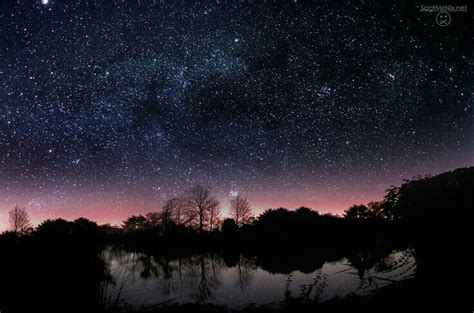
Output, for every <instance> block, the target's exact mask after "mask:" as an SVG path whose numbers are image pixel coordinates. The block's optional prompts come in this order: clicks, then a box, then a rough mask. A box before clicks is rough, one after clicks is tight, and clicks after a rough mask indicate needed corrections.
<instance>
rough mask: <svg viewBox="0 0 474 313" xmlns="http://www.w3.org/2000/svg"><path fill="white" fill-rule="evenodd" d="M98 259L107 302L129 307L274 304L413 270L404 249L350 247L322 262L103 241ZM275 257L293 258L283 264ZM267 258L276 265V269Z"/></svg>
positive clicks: (377, 283) (316, 297)
mask: <svg viewBox="0 0 474 313" xmlns="http://www.w3.org/2000/svg"><path fill="white" fill-rule="evenodd" d="M102 258H103V259H104V261H105V263H106V264H107V266H108V269H109V271H110V274H111V277H112V279H111V280H110V281H108V282H104V291H105V294H106V297H107V302H108V303H110V304H115V305H123V304H127V305H131V306H133V307H141V306H153V305H157V304H161V303H167V302H169V303H175V302H176V303H190V302H193V303H194V302H201V303H214V304H221V305H227V306H229V307H231V308H237V309H239V308H242V307H245V306H246V305H248V304H250V303H254V304H258V305H260V304H269V303H279V302H281V301H283V300H284V299H287V298H289V297H298V298H300V299H301V300H303V301H305V300H307V301H325V300H329V299H331V298H333V297H336V296H338V297H344V296H347V295H349V294H358V295H366V294H369V293H371V292H373V291H374V290H377V289H378V288H381V287H383V286H386V285H388V284H391V283H393V282H396V281H400V280H403V279H407V278H411V277H413V276H414V274H415V270H416V262H415V258H414V256H413V251H412V250H411V249H405V250H395V251H392V252H390V253H388V254H385V255H374V254H371V253H358V254H354V255H351V256H348V257H345V258H339V259H336V260H332V261H326V262H324V261H321V257H318V256H317V255H313V256H312V257H310V256H306V257H305V259H304V260H301V258H302V256H296V257H295V256H293V257H290V256H286V257H281V256H280V257H276V256H258V257H254V256H252V257H249V256H245V255H243V254H232V255H225V254H224V255H220V254H215V253H207V254H196V255H192V256H186V257H178V256H173V257H171V256H160V255H153V256H152V255H148V254H145V253H137V252H127V251H125V250H122V249H117V248H112V247H109V248H107V249H105V250H104V251H103V252H102ZM282 258H287V259H291V260H293V261H296V263H294V264H293V265H291V262H288V260H285V261H284V262H283V261H282ZM275 264H284V265H282V266H281V267H280V268H278V267H276V266H275ZM295 264H296V265H295ZM298 264H299V265H300V266H298ZM308 264H314V266H309V265H308Z"/></svg>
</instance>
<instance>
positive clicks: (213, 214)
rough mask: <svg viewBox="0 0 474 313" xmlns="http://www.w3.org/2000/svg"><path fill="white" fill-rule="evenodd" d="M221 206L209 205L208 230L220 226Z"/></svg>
mask: <svg viewBox="0 0 474 313" xmlns="http://www.w3.org/2000/svg"><path fill="white" fill-rule="evenodd" d="M221 221H222V219H221V208H220V206H219V205H217V206H213V207H211V209H210V210H209V231H213V230H214V229H216V228H219V227H220V223H221Z"/></svg>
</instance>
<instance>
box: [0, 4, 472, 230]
mask: <svg viewBox="0 0 474 313" xmlns="http://www.w3.org/2000/svg"><path fill="white" fill-rule="evenodd" d="M445 2H449V1H445ZM422 4H429V1H423V2H416V1H402V2H399V1H390V2H389V1H387V3H383V1H372V2H369V1H362V2H360V1H347V3H344V4H342V2H341V1H313V2H312V3H311V2H308V3H305V2H301V1H297V2H295V1H294V0H293V1H285V0H280V1H268V0H267V1H263V0H261V1H256V0H255V1H230V0H227V1H225V0H220V1H201V2H194V1H172V0H162V1H160V0H156V1H153V0H141V1H138V0H135V1H132V0H127V1H125V0H103V1H100V0H95V1H92V0H82V1H81V0H78V1H69V0H49V1H48V0H37V1H34V0H3V1H1V5H0V6H1V8H0V19H1V25H0V30H1V32H0V43H1V54H0V58H1V61H0V99H1V105H0V229H4V228H6V227H7V225H8V213H7V212H8V210H9V209H11V208H12V207H13V206H14V205H15V204H19V205H21V206H26V207H28V208H29V212H30V214H31V216H32V221H33V222H35V223H37V222H39V221H41V220H43V219H46V218H55V217H65V218H76V217H79V216H85V217H88V218H91V219H94V220H96V221H98V222H101V223H105V222H110V223H112V224H118V223H120V221H121V220H123V219H124V218H126V217H127V216H129V215H131V214H137V213H146V212H149V211H156V210H158V209H159V208H160V207H161V206H162V205H163V202H164V201H165V200H166V199H168V198H170V197H172V196H174V195H176V194H177V193H180V192H182V191H183V190H185V189H186V188H188V187H190V186H192V185H193V184H196V183H202V184H204V185H208V186H210V187H212V189H213V192H214V193H215V194H216V195H217V196H218V198H219V199H220V200H221V202H222V207H223V208H224V209H225V208H226V207H228V205H229V200H230V197H232V196H234V195H235V194H237V193H243V194H244V195H245V196H247V198H248V199H249V201H250V202H251V203H252V205H253V207H255V208H256V210H257V212H259V211H261V210H263V209H266V208H270V207H279V206H284V207H288V208H296V207H298V206H301V205H306V206H309V207H312V208H314V209H317V210H319V211H320V212H332V213H341V212H342V210H344V209H345V208H347V207H349V206H350V205H351V204H353V203H367V202H368V201H370V200H380V199H381V197H382V196H383V194H384V190H385V189H386V188H387V187H389V186H390V185H392V184H397V185H398V184H400V183H401V182H402V179H403V178H411V177H412V176H414V175H417V174H423V175H424V174H437V173H440V172H443V171H446V170H450V169H454V168H457V167H462V166H468V165H473V164H474V162H473V150H474V140H473V139H474V130H473V125H474V123H473V121H474V119H473V113H472V87H473V77H472V72H473V57H472V51H471V49H472V20H471V12H469V13H465V12H464V13H452V14H451V16H452V22H451V24H450V25H449V26H446V27H441V26H439V25H437V23H436V19H435V17H436V12H434V13H433V12H432V13H428V12H420V8H419V6H420V5H422ZM461 4H462V3H461ZM464 4H466V3H464ZM468 10H469V11H471V10H472V8H471V7H469V8H468Z"/></svg>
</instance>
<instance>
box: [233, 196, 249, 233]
mask: <svg viewBox="0 0 474 313" xmlns="http://www.w3.org/2000/svg"><path fill="white" fill-rule="evenodd" d="M230 215H231V216H232V218H233V219H234V220H235V222H236V224H237V225H238V226H239V227H241V226H242V225H244V224H248V223H250V222H251V221H252V219H253V212H252V208H251V207H250V203H249V202H248V200H247V199H246V198H245V197H242V196H241V195H237V196H236V197H235V198H234V199H232V200H231V201H230Z"/></svg>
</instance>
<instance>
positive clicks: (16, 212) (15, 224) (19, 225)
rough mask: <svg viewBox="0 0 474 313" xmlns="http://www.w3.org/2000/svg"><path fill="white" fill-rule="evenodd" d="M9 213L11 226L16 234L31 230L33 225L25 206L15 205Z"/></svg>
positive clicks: (23, 233)
mask: <svg viewBox="0 0 474 313" xmlns="http://www.w3.org/2000/svg"><path fill="white" fill-rule="evenodd" d="M8 214H9V219H10V227H11V229H12V231H13V232H14V233H15V234H17V235H25V234H27V233H29V232H30V231H31V229H32V225H31V223H30V217H29V216H28V212H27V211H26V209H25V208H20V207H19V206H15V207H14V208H13V209H12V210H10V212H8Z"/></svg>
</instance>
